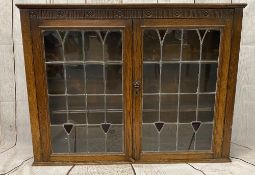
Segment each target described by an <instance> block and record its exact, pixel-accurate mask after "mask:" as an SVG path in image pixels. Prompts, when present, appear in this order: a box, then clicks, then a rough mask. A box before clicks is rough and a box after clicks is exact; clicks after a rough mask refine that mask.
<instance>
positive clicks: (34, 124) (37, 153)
mask: <svg viewBox="0 0 255 175" xmlns="http://www.w3.org/2000/svg"><path fill="white" fill-rule="evenodd" d="M20 16H21V24H22V37H23V46H24V59H25V69H26V80H27V92H28V101H29V112H30V122H31V131H32V141H33V152H34V161H35V162H37V161H41V140H40V138H41V137H40V129H39V120H38V110H37V98H36V86H35V76H34V62H33V53H32V50H33V48H32V40H31V32H30V21H29V13H28V11H27V10H21V11H20Z"/></svg>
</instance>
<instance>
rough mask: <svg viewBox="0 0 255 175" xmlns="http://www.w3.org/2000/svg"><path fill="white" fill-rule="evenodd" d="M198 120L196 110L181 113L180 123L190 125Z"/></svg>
mask: <svg viewBox="0 0 255 175" xmlns="http://www.w3.org/2000/svg"><path fill="white" fill-rule="evenodd" d="M195 120H196V109H195V108H191V109H190V111H188V110H187V111H183V112H182V111H180V113H179V122H180V123H190V122H192V121H195Z"/></svg>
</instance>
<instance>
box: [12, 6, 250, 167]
mask: <svg viewBox="0 0 255 175" xmlns="http://www.w3.org/2000/svg"><path fill="white" fill-rule="evenodd" d="M17 6H18V7H19V8H20V14H21V25H22V35H23V45H24V54H25V66H26V77H27V87H28V98H29V99H28V100H29V109H30V118H31V128H32V138H33V151H34V164H35V165H48V164H70V163H72V164H73V163H121V162H133V163H134V162H138V163H141V162H186V161H190V162H192V161H193V162H198V161H199V162H223V161H229V150H230V139H231V125H232V118H233V107H234V98H235V86H236V76H237V67H238V55H239V47H240V35H241V26H242V14H243V8H244V7H245V6H246V4H136V5H134V4H132V5H131V4H128V5H124V4H121V5H31V4H30V5H29V4H28V5H27V4H23V5H22V4H20V5H17Z"/></svg>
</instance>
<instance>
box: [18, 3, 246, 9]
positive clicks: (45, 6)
mask: <svg viewBox="0 0 255 175" xmlns="http://www.w3.org/2000/svg"><path fill="white" fill-rule="evenodd" d="M16 6H17V7H18V8H20V9H59V8H61V9H83V8H84V9H86V8H98V9H105V8H135V9H136V8H197V9H200V8H209V9H218V8H222V9H229V8H244V7H246V6H247V4H245V3H234V4H229V3H227V4H225V3H220V4H215V3H214V4H208V3H203V4H202V3H201V4H199V3H198V4H188V3H186V4H177V3H174V4H172V3H167V4H166V3H162V4H156V3H154V4H16Z"/></svg>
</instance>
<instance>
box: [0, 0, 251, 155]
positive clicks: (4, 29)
mask: <svg viewBox="0 0 255 175" xmlns="http://www.w3.org/2000/svg"><path fill="white" fill-rule="evenodd" d="M231 1H233V3H239V2H245V3H248V6H247V7H246V9H245V10H244V19H243V32H242V43H241V52H240V61H239V71H238V81H237V93H236V102H235V111H234V124H233V135H232V142H234V143H237V144H242V145H244V146H248V147H253V148H255V117H254V114H255V58H254V57H255V29H254V28H255V27H254V26H255V18H254V16H255V10H254V9H255V1H254V0H243V1H242V0H195V3H231ZM143 2H144V3H157V0H37V1H34V2H33V1H32V0H13V2H12V1H11V0H0V5H1V10H0V153H1V152H2V151H4V150H6V149H8V148H9V147H11V146H13V145H14V144H15V143H16V142H15V140H16V133H18V137H17V138H18V142H17V144H18V145H20V146H23V147H24V148H28V149H29V150H30V151H31V146H32V143H31V133H30V124H29V112H28V101H27V92H26V78H25V70H24V60H23V59H24V58H23V47H22V37H21V29H20V22H19V21H20V19H19V11H18V9H17V8H16V7H15V4H16V3H43V4H50V3H52V4H53V3H143ZM158 3H194V0H158ZM15 126H17V127H15ZM16 130H17V132H16Z"/></svg>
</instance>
